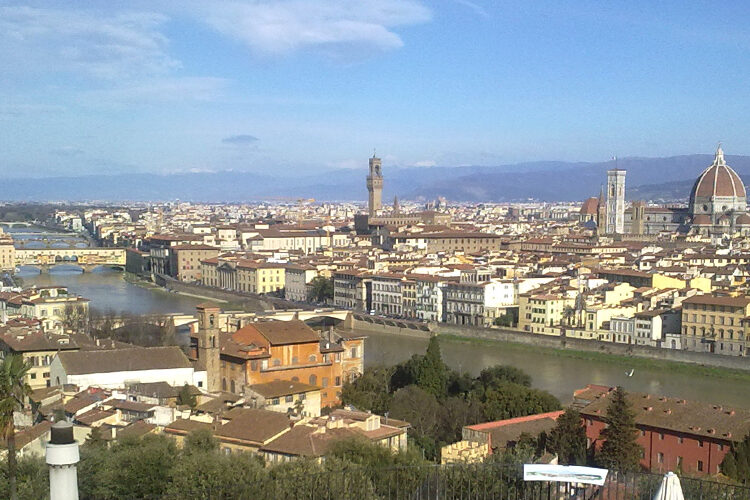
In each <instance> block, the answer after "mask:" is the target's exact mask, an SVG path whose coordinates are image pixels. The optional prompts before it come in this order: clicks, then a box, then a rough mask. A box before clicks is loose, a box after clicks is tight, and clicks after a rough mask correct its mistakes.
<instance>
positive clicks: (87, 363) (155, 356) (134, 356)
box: [57, 346, 192, 375]
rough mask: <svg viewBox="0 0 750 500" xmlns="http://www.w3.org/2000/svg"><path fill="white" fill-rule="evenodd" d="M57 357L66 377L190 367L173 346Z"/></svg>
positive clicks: (85, 352) (66, 354)
mask: <svg viewBox="0 0 750 500" xmlns="http://www.w3.org/2000/svg"><path fill="white" fill-rule="evenodd" d="M57 356H58V358H59V359H60V361H61V362H62V365H63V367H64V368H65V372H66V373H67V374H68V375H82V374H87V373H111V372H126V371H139V370H157V369H160V370H165V369H171V368H191V367H192V365H191V364H190V361H189V360H188V359H187V357H186V356H185V354H184V353H183V352H182V350H181V349H180V348H179V347H176V346H169V347H138V348H134V349H111V350H108V351H78V352H61V353H59V354H58V355H57Z"/></svg>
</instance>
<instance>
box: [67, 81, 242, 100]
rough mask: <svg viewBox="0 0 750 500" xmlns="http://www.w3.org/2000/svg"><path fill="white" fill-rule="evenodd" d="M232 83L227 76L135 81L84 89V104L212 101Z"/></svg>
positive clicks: (80, 96) (81, 95) (80, 98)
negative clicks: (108, 86)
mask: <svg viewBox="0 0 750 500" xmlns="http://www.w3.org/2000/svg"><path fill="white" fill-rule="evenodd" d="M228 84H229V81H228V80H225V79H224V78H214V77H175V78H154V79H147V80H143V81H133V82H128V83H125V84H122V85H118V86H115V87H111V88H105V89H97V90H90V91H85V92H82V93H81V94H80V95H79V101H80V102H81V104H84V105H88V106H105V107H106V106H108V105H115V106H119V105H123V104H159V103H165V102H191V101H212V100H214V99H216V98H217V97H219V96H220V95H221V94H222V91H223V90H224V89H225V88H226V87H227V85H228Z"/></svg>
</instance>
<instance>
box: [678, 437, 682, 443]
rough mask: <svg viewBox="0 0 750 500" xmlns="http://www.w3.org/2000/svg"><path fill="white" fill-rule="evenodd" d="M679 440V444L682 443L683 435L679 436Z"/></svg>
mask: <svg viewBox="0 0 750 500" xmlns="http://www.w3.org/2000/svg"><path fill="white" fill-rule="evenodd" d="M677 442H678V443H679V444H682V436H678V437H677Z"/></svg>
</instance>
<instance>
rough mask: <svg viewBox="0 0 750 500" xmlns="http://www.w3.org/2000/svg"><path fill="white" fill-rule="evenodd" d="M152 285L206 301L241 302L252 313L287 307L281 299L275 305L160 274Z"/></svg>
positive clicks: (269, 301) (264, 299)
mask: <svg viewBox="0 0 750 500" xmlns="http://www.w3.org/2000/svg"><path fill="white" fill-rule="evenodd" d="M154 283H156V284H157V285H159V286H161V287H164V288H166V289H167V290H172V291H175V292H178V293H185V294H188V295H197V296H199V297H206V298H207V299H214V300H221V301H224V302H242V303H243V304H246V305H247V306H248V307H249V308H250V309H252V310H254V311H269V310H273V309H276V308H281V309H284V308H286V307H284V306H285V305H287V303H286V301H284V300H283V299H278V300H279V301H280V303H278V304H277V303H275V302H276V300H275V299H273V298H267V297H261V296H258V295H254V294H249V293H248V294H246V293H239V292H232V291H229V290H220V289H218V288H212V287H207V286H203V285H196V284H193V283H185V282H182V281H178V280H176V279H174V278H171V277H169V276H164V275H162V274H157V275H155V276H154Z"/></svg>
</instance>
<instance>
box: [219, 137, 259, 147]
mask: <svg viewBox="0 0 750 500" xmlns="http://www.w3.org/2000/svg"><path fill="white" fill-rule="evenodd" d="M221 142H223V143H224V144H236V145H240V146H247V145H250V144H255V143H256V142H258V138H257V137H255V136H254V135H248V134H240V135H230V136H229V137H225V138H223V139H222V140H221Z"/></svg>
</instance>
